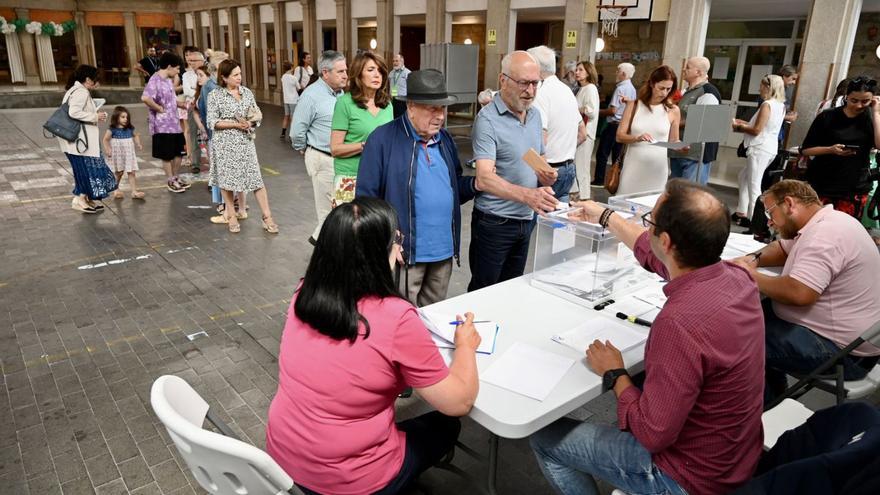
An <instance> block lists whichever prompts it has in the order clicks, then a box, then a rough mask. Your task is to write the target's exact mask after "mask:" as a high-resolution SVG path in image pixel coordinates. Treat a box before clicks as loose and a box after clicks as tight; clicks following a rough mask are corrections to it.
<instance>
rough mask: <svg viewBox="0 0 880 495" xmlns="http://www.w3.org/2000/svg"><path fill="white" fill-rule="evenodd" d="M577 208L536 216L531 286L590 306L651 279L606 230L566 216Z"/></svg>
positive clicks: (628, 251)
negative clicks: (536, 224) (536, 225)
mask: <svg viewBox="0 0 880 495" xmlns="http://www.w3.org/2000/svg"><path fill="white" fill-rule="evenodd" d="M578 210H579V208H567V209H563V210H558V211H556V212H553V213H550V214H548V215H547V216H545V217H538V227H537V239H536V244H535V264H534V270H533V272H532V279H531V284H532V286H534V287H538V288H540V289H542V290H545V291H547V292H550V293H552V294H555V295H557V296H559V297H561V298H563V299H566V300H568V301H571V302H574V303H577V304H580V305H582V306H588V307H592V306H593V305H594V304H596V303H597V302H599V301H601V300H603V299H607V298H608V297H609V296H611V295H612V294H614V293H616V292H620V291H630V290H634V289H636V288H638V287H640V286H642V285H645V284H647V283H648V282H650V281H651V280H653V279H654V276H653V275H652V274H650V273H649V272H647V271H645V270H644V269H643V268H642V267H641V266H639V265H638V263H637V262H636V260H635V257H634V256H633V254H632V251H630V250H629V248H627V247H626V245H624V244H623V243H621V242H620V240H619V239H617V238H616V237H615V236H614V235H613V234H611V232H609V231H608V230H606V229H604V228H602V226H600V225H598V224H595V223H589V222H584V221H578V220H575V219H572V218H569V213H574V212H577V211H578ZM619 214H621V215H622V216H624V217H627V216H631V215H629V214H628V213H626V212H619Z"/></svg>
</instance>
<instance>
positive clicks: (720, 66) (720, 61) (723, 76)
mask: <svg viewBox="0 0 880 495" xmlns="http://www.w3.org/2000/svg"><path fill="white" fill-rule="evenodd" d="M728 70H730V57H715V60H714V61H713V62H712V79H716V80H718V81H724V80H727V71H728Z"/></svg>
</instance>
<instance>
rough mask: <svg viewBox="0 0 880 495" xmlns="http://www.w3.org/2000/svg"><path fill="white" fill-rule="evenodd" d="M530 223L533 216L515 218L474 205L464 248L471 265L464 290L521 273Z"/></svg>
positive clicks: (533, 224) (526, 257)
mask: <svg viewBox="0 0 880 495" xmlns="http://www.w3.org/2000/svg"><path fill="white" fill-rule="evenodd" d="M534 226H535V219H534V217H533V218H532V219H531V220H515V219H512V218H504V217H499V216H496V215H491V214H489V213H483V212H482V211H480V210H478V209H476V208H474V215H473V218H472V219H471V245H470V249H469V251H468V258H469V264H470V266H471V282H470V283H469V284H468V292H472V291H475V290H477V289H482V288H483V287H488V286H490V285H494V284H497V283H498V282H503V281H505V280H510V279H512V278H516V277H519V276H520V275H522V274H523V271H525V269H526V259H528V256H529V240H530V239H531V237H532V229H533V228H534Z"/></svg>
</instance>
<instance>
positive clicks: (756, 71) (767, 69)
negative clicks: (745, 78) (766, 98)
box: [749, 65, 773, 95]
mask: <svg viewBox="0 0 880 495" xmlns="http://www.w3.org/2000/svg"><path fill="white" fill-rule="evenodd" d="M751 69H752V72H751V74H750V75H749V94H750V95H756V94H758V93H760V92H761V79H764V76H766V75H767V74H773V66H772V65H753V66H752V67H751Z"/></svg>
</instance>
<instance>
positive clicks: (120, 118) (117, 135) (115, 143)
mask: <svg viewBox="0 0 880 495" xmlns="http://www.w3.org/2000/svg"><path fill="white" fill-rule="evenodd" d="M103 141H104V154H105V155H106V156H107V158H108V159H109V161H110V165H111V166H112V168H113V172H114V173H115V174H116V182H117V183H119V181H121V180H122V176H123V174H125V173H128V183H129V184H130V185H131V199H144V193H143V191H138V190H137V177H136V174H135V172H137V170H138V164H137V154H136V153H135V149H134V148H135V146H137V149H138V151H143V149H144V147H143V146H141V136H140V134H138V133H136V132H134V126H133V125H132V124H131V116H130V114H129V113H128V109H126V108H125V107H123V106H117V107H116V108H114V109H113V116H112V117H110V128H109V129H107V132H105V133H104V140H103ZM113 199H122V191H120V190H119V189H117V190H116V192H114V193H113Z"/></svg>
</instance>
